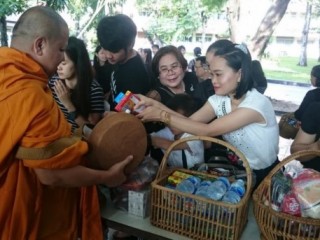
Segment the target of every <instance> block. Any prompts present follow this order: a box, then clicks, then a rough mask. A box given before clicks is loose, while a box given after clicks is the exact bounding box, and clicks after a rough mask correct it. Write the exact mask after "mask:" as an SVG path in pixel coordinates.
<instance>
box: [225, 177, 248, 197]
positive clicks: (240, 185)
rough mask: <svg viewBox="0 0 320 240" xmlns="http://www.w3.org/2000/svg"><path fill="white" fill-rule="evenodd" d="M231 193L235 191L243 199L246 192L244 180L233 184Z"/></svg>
mask: <svg viewBox="0 0 320 240" xmlns="http://www.w3.org/2000/svg"><path fill="white" fill-rule="evenodd" d="M229 190H231V191H234V192H236V193H238V194H239V196H240V197H243V195H244V193H245V192H246V188H245V186H244V181H243V180H242V179H238V180H236V181H235V182H233V183H232V184H231V186H230V189H229Z"/></svg>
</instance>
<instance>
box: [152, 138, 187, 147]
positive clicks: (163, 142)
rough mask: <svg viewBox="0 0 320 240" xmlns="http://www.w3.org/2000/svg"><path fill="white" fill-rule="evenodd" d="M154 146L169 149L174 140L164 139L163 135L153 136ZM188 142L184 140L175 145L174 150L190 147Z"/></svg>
mask: <svg viewBox="0 0 320 240" xmlns="http://www.w3.org/2000/svg"><path fill="white" fill-rule="evenodd" d="M151 139H152V146H153V147H155V148H161V149H163V150H167V149H168V148H169V147H170V146H171V144H172V143H173V142H174V141H171V140H168V139H164V138H161V137H152V138H151ZM188 147H189V146H188V144H187V143H185V142H183V143H180V144H178V145H177V146H175V147H174V149H173V150H184V149H188Z"/></svg>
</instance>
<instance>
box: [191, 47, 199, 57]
mask: <svg viewBox="0 0 320 240" xmlns="http://www.w3.org/2000/svg"><path fill="white" fill-rule="evenodd" d="M193 54H194V55H195V56H196V57H199V56H201V48H199V47H195V48H194V49H193Z"/></svg>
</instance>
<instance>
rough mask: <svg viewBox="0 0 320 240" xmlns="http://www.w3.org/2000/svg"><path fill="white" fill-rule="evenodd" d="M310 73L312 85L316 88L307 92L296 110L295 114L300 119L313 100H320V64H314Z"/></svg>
mask: <svg viewBox="0 0 320 240" xmlns="http://www.w3.org/2000/svg"><path fill="white" fill-rule="evenodd" d="M310 75H311V85H312V86H313V87H316V88H315V89H312V90H310V91H308V92H307V94H306V95H305V96H304V98H303V100H302V102H301V104H300V106H299V108H298V109H297V110H296V111H295V112H294V116H295V118H296V119H297V120H298V121H301V119H302V116H303V114H304V111H305V110H306V109H307V107H308V106H309V104H310V103H311V102H317V101H320V65H316V66H314V67H313V68H312V70H311V74H310Z"/></svg>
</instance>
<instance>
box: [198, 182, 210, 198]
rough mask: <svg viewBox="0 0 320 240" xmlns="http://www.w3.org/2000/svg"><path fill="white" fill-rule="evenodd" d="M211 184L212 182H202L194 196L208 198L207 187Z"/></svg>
mask: <svg viewBox="0 0 320 240" xmlns="http://www.w3.org/2000/svg"><path fill="white" fill-rule="evenodd" d="M211 183H212V182H211V181H208V180H205V181H202V182H201V183H200V185H199V187H198V189H197V191H196V192H195V194H196V195H198V196H201V197H206V198H208V187H209V186H210V185H211Z"/></svg>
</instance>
